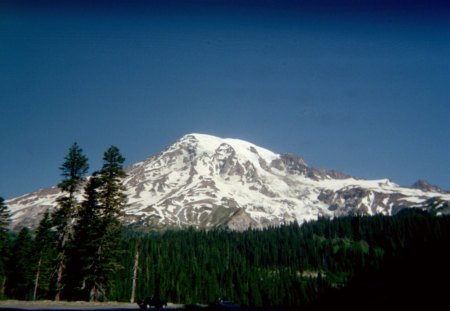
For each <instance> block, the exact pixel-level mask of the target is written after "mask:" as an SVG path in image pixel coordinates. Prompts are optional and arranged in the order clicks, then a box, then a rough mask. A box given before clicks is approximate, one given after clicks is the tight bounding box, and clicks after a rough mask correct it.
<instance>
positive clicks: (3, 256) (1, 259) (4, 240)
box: [0, 197, 11, 299]
mask: <svg viewBox="0 0 450 311" xmlns="http://www.w3.org/2000/svg"><path fill="white" fill-rule="evenodd" d="M10 221H11V219H10V214H9V211H8V207H7V206H6V204H5V200H4V199H3V198H2V197H0V299H1V298H3V297H4V292H5V290H4V289H5V282H6V270H5V265H6V261H7V258H8V256H7V255H8V253H9V238H8V226H9V223H10Z"/></svg>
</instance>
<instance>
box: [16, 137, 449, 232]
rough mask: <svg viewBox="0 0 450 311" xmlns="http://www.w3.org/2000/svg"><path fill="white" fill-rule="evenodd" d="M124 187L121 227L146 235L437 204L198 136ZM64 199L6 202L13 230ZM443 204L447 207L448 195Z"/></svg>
mask: <svg viewBox="0 0 450 311" xmlns="http://www.w3.org/2000/svg"><path fill="white" fill-rule="evenodd" d="M124 186H125V188H126V189H127V195H128V205H127V208H126V210H125V211H124V221H125V222H126V223H128V224H130V225H133V226H135V227H136V226H137V227H139V228H144V230H165V229H168V228H186V227H197V228H203V229H210V228H216V227H228V228H229V229H231V230H243V229H246V228H249V227H251V228H263V227H267V226H277V225H280V224H283V223H289V222H292V221H297V222H299V223H302V222H304V221H307V220H313V219H317V218H318V217H321V216H326V217H335V216H343V215H352V214H363V215H373V214H387V215H391V214H394V213H396V212H398V211H399V210H400V209H402V208H406V207H413V206H417V205H418V204H422V203H423V202H426V201H427V200H429V199H431V198H433V197H436V192H430V191H427V190H425V191H422V190H417V189H412V188H402V187H400V186H398V185H396V184H394V183H391V182H388V181H386V180H360V179H355V178H353V177H351V176H348V175H345V174H342V173H339V172H337V171H334V170H324V169H316V168H312V167H309V166H308V165H307V164H306V162H305V161H304V160H303V158H301V157H300V156H298V155H293V154H277V153H274V152H272V151H270V150H268V149H265V148H262V147H259V146H257V145H255V144H252V143H250V142H247V141H244V140H241V139H235V138H220V137H216V136H212V135H207V134H198V133H193V134H187V135H185V136H183V137H182V138H180V139H179V140H177V141H176V142H175V143H173V144H172V145H170V146H169V147H167V148H166V149H165V150H163V151H161V152H160V153H158V154H156V155H153V156H151V157H150V158H147V159H145V160H144V161H141V162H138V163H135V164H133V165H131V166H129V167H128V168H127V177H126V179H125V180H124ZM59 195H61V193H60V192H59V190H58V189H57V188H55V189H53V190H52V191H39V192H35V193H31V194H29V195H26V196H22V197H19V198H15V199H12V200H9V202H7V204H8V206H9V207H10V209H11V212H12V220H13V228H15V229H16V230H17V229H20V227H21V226H24V225H27V226H31V227H33V226H35V225H37V224H38V222H39V220H40V218H41V217H42V214H43V213H44V212H45V210H47V209H50V210H52V209H54V208H57V203H56V202H57V198H58V197H59ZM440 197H441V199H442V200H444V201H450V195H448V194H442V195H441V196H440ZM79 199H80V200H82V195H81V194H80V195H79ZM422 205H423V204H422ZM422 205H421V206H422Z"/></svg>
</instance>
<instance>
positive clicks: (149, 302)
mask: <svg viewBox="0 0 450 311" xmlns="http://www.w3.org/2000/svg"><path fill="white" fill-rule="evenodd" d="M137 304H138V306H139V307H140V308H141V309H143V310H146V309H148V308H151V307H155V308H156V309H161V308H162V307H163V306H165V307H167V301H165V300H163V299H160V298H157V297H153V296H152V297H146V298H145V299H142V300H141V301H138V303H137Z"/></svg>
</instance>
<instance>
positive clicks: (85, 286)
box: [68, 147, 126, 301]
mask: <svg viewBox="0 0 450 311" xmlns="http://www.w3.org/2000/svg"><path fill="white" fill-rule="evenodd" d="M103 161H104V164H103V167H102V169H101V170H100V171H99V172H95V173H94V174H93V176H92V177H91V178H90V180H89V182H88V183H87V185H86V187H85V198H84V201H83V203H82V204H81V208H80V210H79V213H78V219H77V224H76V225H75V227H74V229H75V231H74V238H73V241H72V243H71V245H72V247H71V255H70V260H69V264H68V266H69V268H68V269H69V270H70V271H69V272H68V273H69V274H70V275H72V276H73V278H72V280H71V284H70V288H71V289H72V291H73V292H78V295H77V298H78V299H88V300H90V301H98V300H102V299H105V298H106V294H107V293H106V290H107V288H108V285H109V283H110V274H111V272H113V271H114V270H116V268H117V266H118V264H117V262H118V259H117V250H118V248H119V242H120V237H121V224H120V222H119V220H118V217H119V216H120V214H121V210H122V209H123V207H124V206H125V203H126V195H125V194H124V192H125V188H124V186H123V185H122V179H123V178H124V177H125V172H124V170H123V167H122V164H123V162H124V161H125V159H124V158H123V157H122V155H121V154H120V152H119V149H117V147H111V148H109V149H108V150H107V151H106V152H105V154H104V158H103Z"/></svg>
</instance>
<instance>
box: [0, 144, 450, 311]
mask: <svg viewBox="0 0 450 311" xmlns="http://www.w3.org/2000/svg"><path fill="white" fill-rule="evenodd" d="M103 161H104V162H103V166H102V168H101V169H100V170H98V171H97V172H95V173H93V174H92V177H90V178H89V179H88V180H86V177H85V175H86V174H87V171H88V168H89V167H88V161H87V158H86V157H85V156H84V155H83V154H82V150H81V148H79V146H78V145H77V144H74V145H73V146H72V147H71V148H70V150H69V153H68V155H67V157H66V158H65V161H64V163H63V165H62V167H61V172H62V177H63V180H62V181H61V183H60V184H59V185H58V186H59V188H60V189H61V190H62V191H63V193H64V195H63V196H61V197H60V199H58V205H59V206H58V209H56V210H55V211H53V212H52V213H50V212H46V213H45V214H44V216H43V218H42V220H41V222H40V224H39V227H38V228H37V229H36V230H34V231H30V230H29V229H28V228H23V229H22V230H21V231H20V232H19V233H18V234H16V235H13V234H12V233H11V232H8V230H7V228H8V222H9V220H8V219H9V214H8V208H7V206H6V205H5V203H4V200H3V199H0V251H1V254H2V256H1V257H0V297H1V298H13V299H27V300H30V299H54V300H58V299H64V300H91V301H98V300H114V301H134V300H135V299H136V298H143V297H145V296H149V295H156V296H160V297H162V298H165V299H167V300H168V301H171V302H175V303H184V304H193V303H211V302H213V301H216V300H217V299H218V298H223V299H227V300H232V301H235V302H237V303H239V304H241V305H243V306H284V307H299V306H301V307H302V308H304V309H315V308H319V307H324V308H330V307H333V308H339V307H346V308H347V309H348V308H350V307H351V306H354V307H355V308H356V307H357V308H360V307H361V306H366V307H367V306H372V307H377V308H380V307H384V306H386V305H392V304H398V305H399V306H403V307H404V306H405V304H406V306H414V307H417V306H418V305H420V304H421V303H423V304H427V305H428V304H429V302H430V301H434V302H437V301H439V300H440V299H441V300H443V299H444V298H443V297H446V295H445V289H446V287H445V286H441V285H440V284H441V283H442V281H443V280H448V279H449V277H450V266H449V265H448V262H450V255H448V252H447V251H446V247H447V246H448V245H449V242H450V218H449V217H448V216H439V217H436V216H433V215H429V214H428V213H426V212H422V211H420V210H417V209H405V210H403V211H402V212H400V213H398V214H397V215H396V216H382V215H376V216H354V217H341V218H334V219H328V218H320V219H318V220H316V221H311V222H306V223H303V224H301V225H300V224H298V223H292V224H289V225H284V226H281V227H273V228H267V229H264V230H247V231H244V232H232V231H228V230H225V229H221V228H217V229H215V230H209V231H204V230H196V229H192V228H191V229H188V230H182V231H165V232H146V233H144V232H138V231H136V230H132V229H131V228H127V227H125V226H123V225H122V224H121V223H120V222H119V216H120V214H121V210H122V209H123V207H124V206H125V204H126V196H125V194H124V193H125V191H124V188H123V186H122V180H123V178H124V177H125V173H124V171H123V168H122V164H123V162H124V158H123V157H122V155H121V154H120V152H119V150H118V149H117V148H116V147H111V148H109V149H108V150H107V151H106V152H105V154H104V157H103ZM81 188H83V189H81ZM79 193H82V194H83V198H82V199H81V200H79V199H78V198H79V197H80V196H79ZM431 297H432V298H431ZM441 302H442V301H441Z"/></svg>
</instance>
